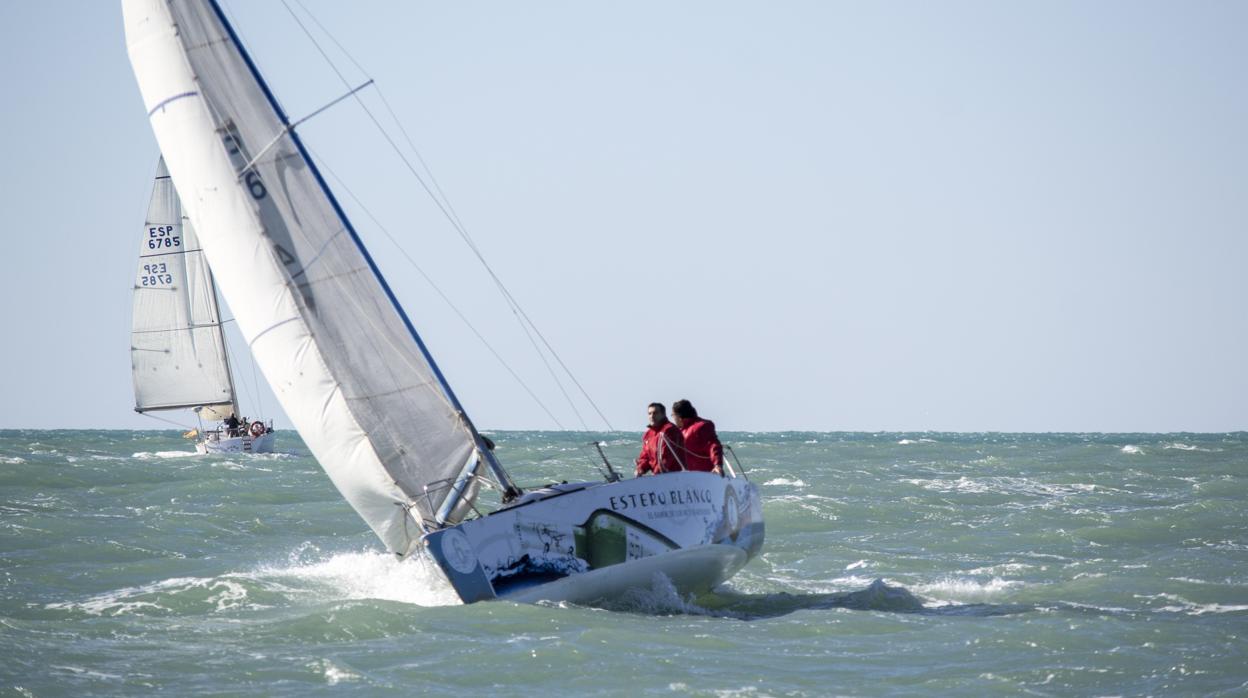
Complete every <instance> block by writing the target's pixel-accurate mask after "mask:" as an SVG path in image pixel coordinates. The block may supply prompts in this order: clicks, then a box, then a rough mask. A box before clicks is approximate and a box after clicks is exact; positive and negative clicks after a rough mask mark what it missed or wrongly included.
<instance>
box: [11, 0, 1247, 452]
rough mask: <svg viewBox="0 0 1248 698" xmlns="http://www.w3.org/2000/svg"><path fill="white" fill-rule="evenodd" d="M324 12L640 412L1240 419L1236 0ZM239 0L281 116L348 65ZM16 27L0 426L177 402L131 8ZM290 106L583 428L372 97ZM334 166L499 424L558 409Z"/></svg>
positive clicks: (403, 291) (1009, 423)
mask: <svg viewBox="0 0 1248 698" xmlns="http://www.w3.org/2000/svg"><path fill="white" fill-rule="evenodd" d="M294 4H295V3H294V2H293V0H292V5H294ZM305 4H306V5H307V6H308V7H309V8H310V9H311V10H312V11H313V12H314V13H315V14H316V16H317V17H318V18H319V19H320V20H321V22H323V23H324V24H326V25H327V26H329V27H331V29H332V31H333V32H334V33H335V36H336V37H337V38H338V40H340V41H341V42H342V43H343V44H344V45H345V46H346V47H347V48H348V49H349V50H350V51H351V52H352V55H353V56H354V57H355V58H356V60H358V61H359V62H360V63H361V64H362V65H363V66H364V67H365V69H366V70H367V71H368V73H369V75H370V76H371V77H373V78H375V79H376V80H377V83H378V84H379V85H380V88H381V92H382V94H384V95H385V97H386V98H387V99H388V100H389V101H390V102H391V104H393V106H394V107H395V109H396V111H397V112H398V113H399V115H400V117H401V118H402V120H403V124H404V126H405V127H406V128H407V129H408V131H409V133H411V134H412V136H413V138H414V139H415V140H416V142H417V145H418V146H419V147H420V148H421V151H422V152H423V154H424V156H425V159H426V160H427V161H428V162H429V164H430V165H431V166H432V168H433V170H434V172H435V174H436V175H437V176H438V179H439V181H440V183H441V185H442V187H443V189H444V190H445V191H446V192H447V193H448V195H449V196H450V198H451V200H452V202H453V203H454V205H455V207H456V208H457V210H458V212H459V214H460V216H461V217H462V218H463V220H464V221H465V223H466V224H467V227H468V229H469V231H470V232H471V234H472V235H473V236H474V238H475V239H476V241H477V243H478V244H479V245H480V247H481V248H482V250H483V251H484V253H485V254H486V256H487V258H488V259H490V261H491V262H492V264H493V265H494V268H495V270H496V271H497V272H498V273H499V275H500V276H501V277H502V278H503V279H504V281H505V282H506V283H508V285H509V286H510V288H511V290H512V292H513V293H514V295H515V296H516V297H518V298H519V299H520V300H521V302H522V303H523V304H524V306H525V308H526V310H527V311H528V313H529V315H530V316H531V317H532V318H533V319H534V320H535V321H536V322H537V323H538V325H539V327H541V329H542V330H543V332H545V334H546V336H547V337H548V338H549V339H550V340H551V342H552V343H553V344H554V345H555V347H556V348H557V349H558V350H559V351H560V352H561V354H562V356H563V359H564V360H565V361H566V362H567V363H568V365H569V366H570V367H572V369H573V370H574V371H575V372H576V374H577V376H578V377H579V378H580V380H581V382H582V383H583V384H584V385H585V387H586V388H587V389H588V390H589V392H590V393H591V395H592V396H593V397H594V399H595V400H596V401H597V403H598V405H599V406H600V407H602V408H603V410H604V411H605V412H606V413H607V416H608V417H609V418H610V420H611V421H612V423H613V424H614V426H615V427H616V428H619V429H638V428H639V427H640V425H641V424H643V422H644V419H645V404H646V403H648V402H650V401H652V400H661V401H663V402H666V403H670V402H671V401H672V400H675V399H677V398H682V397H684V398H689V399H690V400H692V401H693V402H694V404H696V405H697V406H698V407H699V408H700V409H701V411H702V412H703V413H704V414H705V415H706V416H708V417H710V418H712V419H715V420H716V422H717V423H718V424H719V425H720V428H721V429H727V430H775V429H816V430H878V429H895V430H924V429H931V430H962V431H980V430H1003V431H1172V430H1197V431H1225V430H1238V429H1245V428H1248V399H1246V397H1245V396H1246V395H1248V366H1246V361H1245V357H1248V316H1246V314H1245V312H1244V301H1245V298H1248V274H1245V271H1244V267H1245V264H1246V262H1248V236H1246V235H1245V233H1246V232H1248V190H1246V185H1248V136H1246V135H1245V124H1248V97H1246V94H1245V88H1244V76H1245V74H1248V3H1243V2H1194V3H1178V2H1166V3H1158V2H1096V3H1088V2H1010V3H1002V2H937V3H918V2H871V3H866V2H863V3H836V2H808V3H807V2H782V3H761V2H757V3H741V2H718V1H717V2H709V1H707V2H680V3H670V2H630V3H605V2H563V3H504V2H488V3H487V2H453V3H428V2H408V3H381V2H353V3H331V2H316V1H313V0H305ZM226 8H227V10H228V11H229V12H230V13H231V16H232V17H233V18H234V20H235V21H236V25H237V28H238V30H239V31H240V33H241V35H242V37H243V39H244V41H245V42H247V43H248V47H249V49H250V50H251V52H252V55H253V57H254V58H255V59H256V61H257V63H258V64H259V66H260V69H261V71H262V73H263V74H264V75H265V76H266V78H268V79H269V81H270V83H271V85H272V87H273V89H274V92H275V93H276V95H277V97H278V99H279V100H280V101H281V102H282V104H283V105H284V106H285V107H286V110H287V112H288V113H289V114H291V116H292V117H300V116H302V115H304V114H307V113H309V112H311V111H313V110H315V109H316V108H317V107H319V106H321V105H322V104H324V103H326V102H328V101H330V100H332V99H334V98H335V97H337V96H338V95H339V94H340V93H341V91H342V90H341V87H340V85H339V83H338V82H337V79H336V78H335V77H334V75H333V73H332V72H331V71H330V69H329V68H328V67H327V66H326V64H325V63H324V61H323V60H322V59H321V58H320V56H319V55H318V54H317V53H316V52H315V49H314V48H313V47H312V46H311V44H310V43H309V42H308V41H307V39H306V37H304V36H303V34H302V33H301V32H300V31H299V30H298V28H297V27H296V26H295V25H294V23H293V22H292V20H291V19H290V17H289V15H288V14H287V13H286V11H285V9H284V8H283V7H282V5H281V4H280V3H278V2H260V1H255V2H246V3H244V2H239V1H238V0H231V2H228V3H226ZM0 38H2V39H3V40H2V41H0V71H2V72H0V75H3V87H4V92H5V98H4V104H5V106H4V108H3V110H2V111H0V114H2V116H0V118H2V119H3V122H2V125H3V131H4V134H5V136H4V138H3V145H2V146H0V148H2V150H0V153H3V163H4V165H3V169H2V170H0V172H2V176H3V187H2V188H0V191H2V192H3V194H2V196H3V203H4V210H5V212H6V213H7V214H8V215H7V218H8V232H7V233H6V240H7V241H8V244H7V245H6V252H5V253H4V255H3V256H0V293H2V294H3V306H0V307H3V320H4V327H5V328H6V331H5V340H4V341H3V342H2V343H0V367H2V368H0V380H2V384H0V387H2V389H3V395H4V398H5V399H3V400H0V428H5V427H36V428H53V427H119V428H129V427H134V428H159V427H161V426H163V425H161V424H160V423H159V422H154V421H152V420H149V419H146V418H143V417H139V416H136V415H134V414H133V413H132V412H131V408H132V405H133V396H132V392H131V385H130V375H129V337H128V330H129V314H130V285H131V283H132V282H131V276H132V274H133V265H134V256H135V254H136V247H137V236H138V233H139V229H140V226H141V225H142V223H143V214H144V211H145V208H146V204H147V198H148V193H149V191H150V186H151V175H152V171H153V168H154V165H155V160H156V157H157V149H156V145H155V140H154V138H153V137H152V134H151V130H150V128H149V126H148V123H147V119H146V116H145V113H144V109H143V106H142V102H141V100H140V98H139V94H138V89H137V87H136V86H135V82H134V78H133V76H132V74H131V72H130V67H129V63H128V60H127V57H126V53H125V42H124V38H123V36H122V27H121V13H120V8H119V3H115V2H96V1H85V0H84V1H81V2H39V3H19V2H5V3H0ZM335 57H336V58H337V59H339V62H340V65H341V66H343V67H344V68H347V69H349V70H348V74H349V75H351V76H352V77H351V79H352V80H353V81H357V82H359V81H362V80H363V78H362V77H360V75H359V73H358V72H357V71H355V70H354V68H352V67H351V66H350V63H349V62H347V61H346V60H342V59H341V57H340V55H338V54H335ZM364 94H365V95H366V99H367V100H368V102H369V104H370V105H373V106H374V107H375V108H378V109H380V107H379V106H378V105H379V102H378V101H377V96H376V93H375V92H373V91H372V90H371V89H370V90H367V91H366V92H365V93H364ZM381 113H384V112H381ZM300 130H301V133H302V134H303V137H304V139H305V141H306V142H307V143H308V144H309V146H310V147H311V148H312V150H313V152H314V153H316V154H317V156H318V157H319V158H320V162H321V163H322V164H323V165H324V166H325V167H326V168H327V169H329V170H332V171H333V172H334V173H336V174H338V175H340V176H341V177H342V178H343V180H344V181H345V182H346V183H347V185H348V186H349V187H350V189H351V191H352V192H354V193H355V194H356V195H358V196H359V197H360V198H361V199H362V200H363V201H364V202H365V204H366V205H367V207H368V208H369V210H370V211H372V212H373V213H374V214H376V215H377V216H378V218H380V219H381V220H382V221H383V223H384V224H385V225H386V227H387V229H388V230H389V231H390V233H391V234H392V235H394V236H395V237H396V238H397V239H398V240H399V241H400V242H401V244H402V245H403V249H405V250H406V251H407V252H408V253H409V254H410V255H412V256H413V257H414V258H416V259H417V260H418V261H419V262H420V264H421V265H422V267H424V268H425V270H426V271H427V272H429V273H430V274H431V275H432V276H433V277H434V278H435V280H436V281H437V283H438V284H439V285H440V286H441V287H442V289H443V290H444V291H446V292H447V293H448V294H450V295H451V297H452V298H453V299H454V300H455V302H456V303H457V304H459V305H460V307H461V308H462V309H463V310H464V311H465V312H466V313H467V314H468V315H469V317H470V318H471V319H472V320H473V322H474V323H475V324H476V325H477V326H478V327H479V328H480V329H481V330H482V331H483V332H484V333H485V334H486V336H487V338H489V339H490V341H491V342H492V343H493V344H494V345H495V346H496V348H497V349H499V351H500V352H502V353H503V354H504V355H505V356H506V357H507V358H508V360H509V361H511V363H512V364H513V366H514V367H515V368H516V370H517V371H518V372H519V373H520V374H521V375H522V376H523V377H524V378H525V379H526V380H527V381H528V382H529V383H530V384H531V385H532V386H533V388H534V389H535V390H536V391H537V392H538V393H539V394H540V395H541V396H542V399H543V400H544V401H545V402H546V404H547V405H549V406H550V407H551V409H552V410H553V411H555V413H556V416H557V417H558V418H559V420H560V422H561V423H562V424H563V425H564V426H565V427H568V428H575V427H577V426H579V422H578V421H577V419H576V417H574V416H573V415H572V414H571V412H570V411H569V409H568V408H567V407H566V405H565V404H564V403H563V401H562V398H561V397H560V396H559V393H558V391H557V389H556V388H555V386H554V385H553V384H552V383H551V381H550V379H549V378H548V377H547V376H546V374H545V370H544V369H543V368H542V367H541V364H540V362H539V361H538V360H537V359H536V358H535V356H534V353H533V351H532V349H531V348H529V346H528V344H527V342H526V340H524V338H523V335H522V334H521V333H520V330H519V328H518V326H517V324H516V323H515V321H514V320H513V319H512V318H511V314H510V312H509V311H508V310H507V308H506V307H505V305H504V304H503V303H502V301H501V300H500V299H499V297H498V295H497V293H496V292H495V291H494V289H493V288H492V286H491V285H490V283H489V281H488V279H487V277H486V276H485V274H484V272H482V271H481V269H480V268H479V267H477V266H474V263H473V262H472V261H471V259H470V258H469V255H468V253H467V251H466V249H465V248H464V246H463V244H462V243H461V242H460V241H459V240H458V238H457V237H456V236H455V233H454V232H453V230H452V229H451V227H450V226H449V225H447V224H446V222H445V221H444V220H443V219H442V218H441V217H440V214H438V213H437V211H436V209H435V208H434V207H433V205H432V204H431V202H430V200H429V199H428V197H427V196H425V195H424V193H423V192H422V191H421V190H420V188H419V185H418V184H417V183H416V182H415V181H414V180H413V179H412V178H411V177H410V176H409V175H407V174H406V173H405V170H403V168H402V166H401V164H400V163H399V162H398V161H397V159H396V157H395V156H394V154H393V153H392V152H391V151H390V150H389V148H388V147H387V146H386V145H385V144H384V142H383V141H382V140H381V138H380V137H379V136H378V135H377V133H376V132H375V131H374V130H373V127H372V126H371V124H370V122H369V121H368V119H367V117H366V116H365V115H364V114H363V113H362V112H361V110H360V109H359V107H358V106H356V105H354V104H351V103H343V104H342V105H339V106H337V107H335V108H334V109H332V110H331V111H329V112H327V113H326V114H324V115H322V116H319V117H317V118H316V119H314V120H312V121H311V122H309V123H308V124H306V125H305V126H303V127H301V128H300ZM330 183H331V186H334V185H335V180H334V179H333V178H330ZM336 191H337V192H338V194H339V198H340V199H342V200H343V202H344V204H347V206H348V210H349V213H350V214H351V215H352V219H353V221H354V223H355V225H356V227H357V228H358V229H359V230H360V233H361V235H362V237H363V238H364V240H365V242H366V244H367V245H368V246H369V249H370V250H371V251H372V253H373V255H374V256H375V257H376V258H377V259H378V261H379V263H380V265H381V267H382V269H383V272H384V273H385V274H386V276H387V279H388V280H389V281H390V283H391V285H392V286H393V287H394V288H395V290H396V292H397V293H398V295H399V297H400V299H401V300H402V301H403V303H404V305H405V307H406V308H407V310H408V312H409V314H410V315H411V316H412V318H413V320H414V322H415V323H416V324H417V326H418V328H419V329H420V330H421V332H422V335H423V336H424V338H425V339H426V341H427V342H428V344H429V346H430V348H431V350H432V351H433V353H434V355H435V357H436V358H437V359H438V361H439V363H440V364H441V366H442V368H443V370H444V372H445V373H446V375H447V376H448V378H449V379H450V381H451V383H452V385H453V386H454V387H455V389H456V391H457V392H458V393H459V397H460V398H461V400H462V401H463V403H464V404H465V406H466V408H467V409H468V411H469V413H470V414H472V415H473V417H474V419H475V421H476V422H477V423H478V424H479V425H480V426H481V427H483V428H487V429H488V428H554V427H555V425H554V424H553V423H552V422H551V420H550V419H549V418H548V417H546V415H545V414H544V413H543V412H542V411H541V410H540V408H538V407H537V406H536V405H534V404H533V402H532V401H531V400H529V398H528V397H527V396H526V395H525V394H524V392H523V391H522V390H521V389H520V388H519V387H518V386H517V385H516V384H515V383H514V382H513V381H512V380H511V378H510V377H509V376H508V375H507V374H506V373H505V371H504V370H503V369H501V368H500V367H499V366H498V364H497V363H496V362H495V361H494V359H493V358H491V357H490V356H489V354H488V353H487V352H486V351H485V350H484V349H483V348H481V347H480V346H479V345H477V343H476V342H475V340H474V339H473V338H472V336H471V335H470V334H469V333H468V331H467V330H466V329H464V328H463V326H462V325H461V324H459V321H458V320H457V319H456V318H455V317H454V316H453V315H452V314H451V312H450V311H449V310H448V309H447V308H446V307H445V305H444V304H443V303H442V302H441V301H440V300H439V299H438V298H437V297H436V295H435V294H434V292H433V291H432V290H431V289H430V288H429V286H428V285H427V284H425V282H424V281H423V280H422V279H421V278H420V277H419V275H418V274H417V273H416V272H415V271H414V270H413V269H412V267H411V266H410V265H409V264H408V262H407V261H406V260H405V259H404V258H403V255H402V254H401V253H400V252H399V251H398V250H397V249H396V248H395V246H394V245H393V244H392V243H391V242H390V241H389V240H388V239H387V237H386V236H385V235H384V234H382V233H381V232H380V231H378V229H377V227H376V225H375V224H374V223H373V222H372V221H371V220H370V219H369V218H368V216H366V215H364V214H363V213H361V212H360V209H359V207H357V206H356V205H354V204H353V203H351V202H350V197H349V196H348V195H347V194H346V193H345V191H344V190H343V189H342V188H341V187H336ZM239 373H240V377H239V382H240V383H241V384H243V385H244V386H246V385H248V384H250V382H251V377H250V369H249V368H244V369H243V370H241V371H240V372H239ZM243 395H244V399H245V400H247V402H246V403H245V407H246V409H247V411H248V412H251V413H254V412H256V411H257V410H256V409H254V408H252V407H251V405H254V404H255V398H254V397H251V396H250V391H249V390H244V392H243ZM261 399H262V400H263V402H264V405H265V406H266V407H267V411H268V412H269V413H270V414H272V413H274V412H275V401H274V400H273V398H272V397H271V395H266V396H264V397H262V398H261ZM581 409H582V413H583V414H584V415H585V418H586V421H588V422H589V424H590V426H591V427H595V428H601V422H600V421H599V420H597V418H596V417H594V416H593V414H592V410H589V409H588V408H586V407H585V406H584V405H581ZM173 418H174V419H177V420H179V421H183V422H186V421H189V419H188V415H186V414H183V415H177V416H175V417H173ZM279 421H280V422H284V420H283V419H279Z"/></svg>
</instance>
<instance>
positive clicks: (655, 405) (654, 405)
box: [646, 402, 667, 414]
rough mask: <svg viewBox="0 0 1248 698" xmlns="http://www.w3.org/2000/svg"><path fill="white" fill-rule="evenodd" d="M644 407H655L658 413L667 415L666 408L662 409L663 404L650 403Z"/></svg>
mask: <svg viewBox="0 0 1248 698" xmlns="http://www.w3.org/2000/svg"><path fill="white" fill-rule="evenodd" d="M646 407H647V408H650V407H657V408H658V409H659V411H660V412H662V413H663V414H667V408H666V407H664V406H663V403H661V402H652V403H650V404H649V405H646Z"/></svg>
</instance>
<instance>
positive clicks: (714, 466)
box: [672, 400, 724, 475]
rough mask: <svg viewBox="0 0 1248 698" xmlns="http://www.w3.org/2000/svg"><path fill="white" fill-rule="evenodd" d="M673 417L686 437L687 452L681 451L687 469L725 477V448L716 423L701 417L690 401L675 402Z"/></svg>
mask: <svg viewBox="0 0 1248 698" xmlns="http://www.w3.org/2000/svg"><path fill="white" fill-rule="evenodd" d="M672 416H673V417H675V418H676V426H678V427H680V431H681V435H683V436H684V437H685V450H684V451H681V455H682V456H684V463H685V468H687V469H689V470H700V471H703V472H708V473H715V474H716V475H723V474H724V470H723V468H724V446H723V444H721V443H719V434H716V433H715V423H714V422H712V421H710V420H707V419H702V418H701V417H699V416H698V411H697V410H696V409H694V407H693V403H691V402H689V401H688V400H677V401H676V402H673V403H672Z"/></svg>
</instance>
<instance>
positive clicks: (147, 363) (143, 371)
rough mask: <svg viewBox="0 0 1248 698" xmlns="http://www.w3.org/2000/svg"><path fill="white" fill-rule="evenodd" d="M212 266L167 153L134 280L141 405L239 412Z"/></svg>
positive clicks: (134, 349)
mask: <svg viewBox="0 0 1248 698" xmlns="http://www.w3.org/2000/svg"><path fill="white" fill-rule="evenodd" d="M226 362H227V359H226V354H225V343H224V341H223V339H222V334H221V318H220V313H219V312H218V310H217V298H216V290H215V288H214V287H213V284H212V273H211V272H210V271H209V269H208V262H207V260H205V259H204V255H203V252H202V251H201V250H200V248H199V242H198V241H197V240H196V237H195V231H194V230H193V229H192V227H191V224H190V221H188V220H187V219H186V218H185V217H184V216H183V215H182V206H181V204H180V203H179V201H178V194H177V192H176V191H175V190H174V188H173V182H172V181H171V180H170V179H169V172H168V171H167V170H166V169H165V161H164V160H163V159H162V160H161V161H160V163H159V164H158V165H157V167H156V182H155V184H154V185H153V186H152V200H151V203H150V204H149V205H148V208H147V221H146V222H145V223H144V225H143V235H142V240H141V242H140V243H139V268H138V272H137V273H136V274H135V279H134V309H133V313H132V327H131V338H130V363H131V365H132V367H133V369H134V401H135V410H137V411H139V412H146V411H149V410H167V409H180V408H188V407H209V408H210V410H211V412H210V414H212V415H214V416H215V415H217V414H226V415H228V414H230V413H231V412H233V411H234V402H235V397H234V387H233V384H232V383H231V381H230V369H229V366H228V364H227V363H226Z"/></svg>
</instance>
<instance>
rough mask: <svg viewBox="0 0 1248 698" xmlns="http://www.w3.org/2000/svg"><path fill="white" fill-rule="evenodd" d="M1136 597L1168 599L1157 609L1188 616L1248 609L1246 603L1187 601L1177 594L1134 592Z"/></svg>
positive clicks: (1236, 611) (1237, 611)
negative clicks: (1164, 604) (1167, 602)
mask: <svg viewBox="0 0 1248 698" xmlns="http://www.w3.org/2000/svg"><path fill="white" fill-rule="evenodd" d="M1135 597H1136V598H1142V599H1159V600H1163V601H1169V602H1170V603H1169V604H1168V605H1166V606H1162V607H1161V608H1159V609H1157V610H1159V611H1165V612H1168V613H1186V614H1187V615H1189V616H1203V615H1205V614H1206V613H1239V612H1242V611H1248V605H1246V604H1236V605H1225V604H1220V603H1196V602H1194V601H1188V600H1187V599H1185V598H1183V597H1182V596H1179V595H1178V594H1166V593H1162V594H1136V595H1135Z"/></svg>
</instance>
